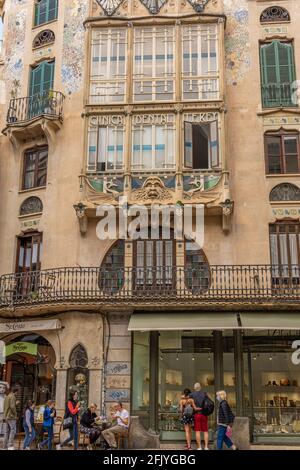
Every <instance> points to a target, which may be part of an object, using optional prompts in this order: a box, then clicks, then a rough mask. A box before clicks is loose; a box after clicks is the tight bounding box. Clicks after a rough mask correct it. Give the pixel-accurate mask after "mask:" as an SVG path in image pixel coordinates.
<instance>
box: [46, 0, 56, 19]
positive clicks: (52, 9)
mask: <svg viewBox="0 0 300 470" xmlns="http://www.w3.org/2000/svg"><path fill="white" fill-rule="evenodd" d="M56 18H57V0H48V19H47V21H53V20H55V19H56Z"/></svg>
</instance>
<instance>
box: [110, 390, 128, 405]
mask: <svg viewBox="0 0 300 470" xmlns="http://www.w3.org/2000/svg"><path fill="white" fill-rule="evenodd" d="M129 400H130V390H129V389H128V390H117V389H110V390H106V401H107V402H108V401H129Z"/></svg>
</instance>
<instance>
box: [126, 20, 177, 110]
mask: <svg viewBox="0 0 300 470" xmlns="http://www.w3.org/2000/svg"><path fill="white" fill-rule="evenodd" d="M133 74H134V101H168V100H169V101H170V100H173V99H174V89H175V36H174V27H173V26H155V27H146V28H135V30H134V71H133Z"/></svg>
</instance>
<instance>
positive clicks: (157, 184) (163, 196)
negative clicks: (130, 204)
mask: <svg viewBox="0 0 300 470" xmlns="http://www.w3.org/2000/svg"><path fill="white" fill-rule="evenodd" d="M172 196H173V195H172V192H171V191H170V190H168V189H166V187H165V186H164V184H163V182H162V181H161V179H160V178H159V177H158V176H150V177H149V178H147V179H146V180H145V182H144V184H143V187H142V188H141V189H137V190H135V191H133V192H132V198H133V199H134V201H136V202H141V201H153V202H154V201H155V200H158V201H166V200H167V199H172Z"/></svg>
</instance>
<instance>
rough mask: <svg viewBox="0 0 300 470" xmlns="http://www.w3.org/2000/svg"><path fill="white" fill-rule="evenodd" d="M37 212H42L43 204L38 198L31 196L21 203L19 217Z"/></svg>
mask: <svg viewBox="0 0 300 470" xmlns="http://www.w3.org/2000/svg"><path fill="white" fill-rule="evenodd" d="M39 212H43V203H42V201H41V200H40V198H38V197H36V196H31V197H28V198H27V199H25V201H23V202H22V204H21V207H20V215H27V214H37V213H39Z"/></svg>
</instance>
